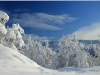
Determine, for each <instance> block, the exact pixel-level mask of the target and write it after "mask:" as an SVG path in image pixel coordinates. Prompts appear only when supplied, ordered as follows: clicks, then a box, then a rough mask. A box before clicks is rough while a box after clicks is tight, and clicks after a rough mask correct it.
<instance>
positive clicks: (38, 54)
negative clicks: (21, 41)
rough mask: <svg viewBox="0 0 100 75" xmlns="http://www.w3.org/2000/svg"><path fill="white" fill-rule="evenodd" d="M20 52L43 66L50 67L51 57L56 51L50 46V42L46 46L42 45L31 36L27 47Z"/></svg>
mask: <svg viewBox="0 0 100 75" xmlns="http://www.w3.org/2000/svg"><path fill="white" fill-rule="evenodd" d="M20 52H21V53H23V54H24V55H26V56H27V57H29V58H30V59H32V60H33V61H35V62H37V63H38V64H39V65H41V66H43V67H49V65H50V64H51V63H52V61H51V58H52V56H53V55H54V53H55V52H53V51H52V50H51V49H50V48H49V47H48V43H47V44H46V46H42V44H41V43H40V42H37V41H34V40H32V39H31V37H30V36H29V38H28V42H27V43H26V45H25V48H24V49H22V50H21V51H20Z"/></svg>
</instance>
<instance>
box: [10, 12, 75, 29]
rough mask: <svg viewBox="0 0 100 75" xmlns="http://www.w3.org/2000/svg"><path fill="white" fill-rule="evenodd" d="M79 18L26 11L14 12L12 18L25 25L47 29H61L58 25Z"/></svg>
mask: <svg viewBox="0 0 100 75" xmlns="http://www.w3.org/2000/svg"><path fill="white" fill-rule="evenodd" d="M76 19H77V18H74V17H70V16H69V15H67V14H62V15H49V14H44V13H33V14H29V13H24V14H14V15H13V18H12V19H11V21H12V22H15V23H16V22H18V23H20V24H21V25H22V26H24V27H32V28H40V29H45V30H61V29H62V28H60V27H58V25H61V24H64V23H66V22H72V21H74V20H76Z"/></svg>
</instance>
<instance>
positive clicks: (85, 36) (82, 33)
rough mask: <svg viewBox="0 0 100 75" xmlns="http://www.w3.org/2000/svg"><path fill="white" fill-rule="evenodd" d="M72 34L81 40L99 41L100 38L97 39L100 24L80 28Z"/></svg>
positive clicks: (99, 33)
mask: <svg viewBox="0 0 100 75" xmlns="http://www.w3.org/2000/svg"><path fill="white" fill-rule="evenodd" d="M73 34H75V35H76V37H77V38H78V39H82V40H100V37H98V35H100V23H93V24H92V25H90V26H86V27H83V28H80V29H79V30H77V31H75V32H74V33H73Z"/></svg>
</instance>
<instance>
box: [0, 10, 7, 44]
mask: <svg viewBox="0 0 100 75" xmlns="http://www.w3.org/2000/svg"><path fill="white" fill-rule="evenodd" d="M8 20H9V16H8V15H7V14H6V13H5V12H3V11H0V43H2V42H3V40H4V38H5V35H6V33H7V30H6V28H5V23H6V22H7V21H8Z"/></svg>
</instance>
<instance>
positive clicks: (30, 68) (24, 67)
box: [0, 45, 100, 75]
mask: <svg viewBox="0 0 100 75" xmlns="http://www.w3.org/2000/svg"><path fill="white" fill-rule="evenodd" d="M34 74H35V75H90V74H91V75H100V67H84V68H78V67H77V68H73V67H67V68H62V69H58V70H51V69H46V68H43V67H41V66H39V65H38V64H37V63H35V62H34V61H32V60H30V59H29V58H27V57H26V56H24V55H22V54H20V53H19V52H18V51H17V50H13V49H11V48H8V47H5V46H3V45H0V75H34Z"/></svg>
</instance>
